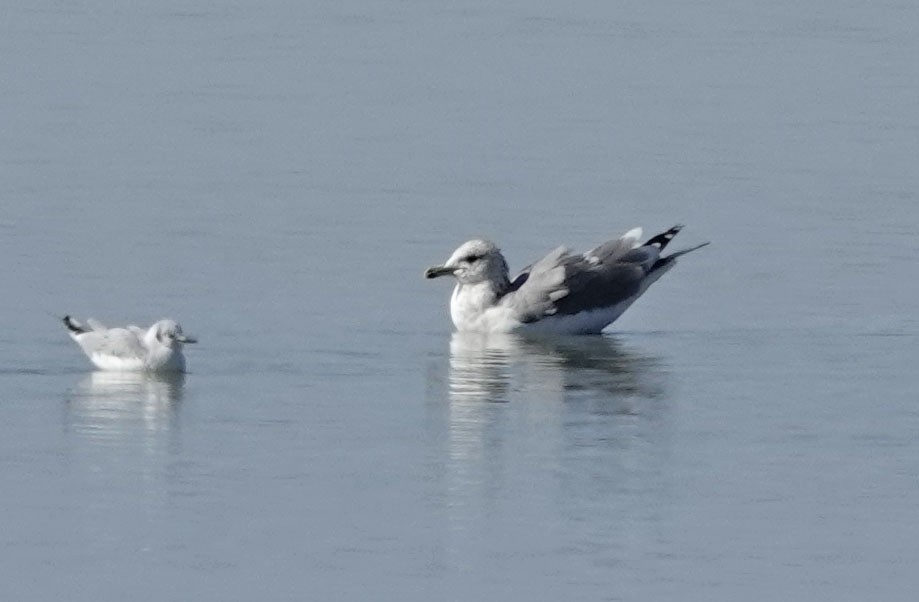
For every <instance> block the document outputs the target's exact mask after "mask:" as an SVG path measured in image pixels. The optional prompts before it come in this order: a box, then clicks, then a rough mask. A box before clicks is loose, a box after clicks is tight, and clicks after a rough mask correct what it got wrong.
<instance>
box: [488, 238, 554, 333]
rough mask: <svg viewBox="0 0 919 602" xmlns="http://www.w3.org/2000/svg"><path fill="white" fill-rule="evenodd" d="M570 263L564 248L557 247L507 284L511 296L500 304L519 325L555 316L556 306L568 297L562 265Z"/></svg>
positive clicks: (505, 297)
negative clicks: (509, 285)
mask: <svg viewBox="0 0 919 602" xmlns="http://www.w3.org/2000/svg"><path fill="white" fill-rule="evenodd" d="M570 259H571V256H570V255H569V254H568V250H567V249H566V248H565V247H559V248H557V249H555V250H554V251H552V252H551V253H549V254H548V255H546V256H545V257H543V258H542V259H540V260H539V261H537V262H536V263H535V264H533V265H532V266H531V267H528V268H525V269H524V270H523V272H521V273H520V275H519V276H517V277H516V278H515V279H514V282H513V283H512V284H511V292H509V293H507V294H506V295H505V296H504V297H502V298H501V301H500V303H501V304H502V305H504V306H506V307H509V308H510V309H511V310H512V311H513V312H514V314H515V315H516V317H517V319H519V320H520V321H521V322H524V323H526V322H533V321H535V320H538V319H540V318H541V317H543V316H546V315H550V314H553V313H555V311H556V310H555V304H556V302H557V301H558V300H559V299H561V298H563V297H564V296H565V295H567V294H568V292H569V291H568V287H567V285H566V283H565V264H566V262H567V261H569V260H570Z"/></svg>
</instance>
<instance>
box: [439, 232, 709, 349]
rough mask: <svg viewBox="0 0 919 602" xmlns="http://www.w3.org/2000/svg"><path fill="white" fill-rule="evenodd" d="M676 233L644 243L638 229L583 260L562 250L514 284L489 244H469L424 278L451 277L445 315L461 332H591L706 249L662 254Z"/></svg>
mask: <svg viewBox="0 0 919 602" xmlns="http://www.w3.org/2000/svg"><path fill="white" fill-rule="evenodd" d="M681 228H682V226H680V225H677V226H674V227H673V228H670V229H669V230H667V231H666V232H664V233H663V234H658V235H657V236H654V237H652V238H651V239H649V240H648V241H647V242H645V243H644V244H642V243H640V242H639V241H640V239H641V235H642V230H641V228H634V229H632V230H629V231H628V232H626V233H625V234H624V235H623V236H622V237H621V238H619V239H616V240H611V241H608V242H605V243H603V244H602V245H600V246H598V247H596V248H594V249H591V250H590V251H588V252H586V253H584V254H583V255H572V254H570V253H569V252H568V250H567V249H566V248H565V247H559V248H557V249H556V250H554V251H552V252H551V253H549V254H548V255H546V256H545V257H544V258H542V259H540V260H539V261H537V262H536V263H534V264H532V265H531V266H529V267H527V268H524V270H523V271H522V272H521V273H520V274H519V275H518V276H517V277H516V278H514V280H513V281H512V280H510V278H509V277H508V268H507V262H506V261H505V260H504V256H503V255H501V251H500V250H499V249H498V247H497V246H495V244H494V243H492V242H490V241H487V240H470V241H468V242H466V243H463V244H462V245H460V247H459V248H458V249H457V250H456V251H454V252H453V255H451V256H450V259H448V260H447V262H446V263H445V264H443V265H441V266H434V267H431V268H428V269H427V270H426V271H425V273H424V275H425V277H426V278H437V277H440V276H453V277H454V278H456V280H457V284H456V288H454V289H453V297H452V298H451V299H450V316H451V318H452V319H453V324H454V325H455V326H456V329H457V330H459V331H478V332H515V331H524V332H545V333H556V334H596V333H599V332H600V331H601V330H603V329H604V328H605V327H606V326H608V325H609V324H611V323H613V321H615V320H616V319H617V318H618V317H619V316H621V315H622V313H623V312H624V311H625V310H626V309H628V307H629V306H630V305H631V304H632V303H634V302H635V300H636V299H638V298H639V297H640V296H641V295H642V294H643V293H644V292H645V291H646V290H648V287H649V286H651V285H652V284H653V283H654V282H656V281H657V279H658V278H660V277H661V276H663V275H664V273H666V272H667V271H668V270H669V269H670V268H672V267H673V266H674V264H675V263H676V258H677V257H679V256H680V255H685V254H686V253H689V252H690V251H695V250H696V249H699V248H701V247H704V246H705V245H707V244H709V243H707V242H705V243H702V244H700V245H696V246H694V247H691V248H689V249H683V250H681V251H676V252H675V253H671V254H670V255H667V256H665V257H662V256H661V252H662V251H663V250H664V247H666V246H667V243H669V242H670V240H671V239H672V238H673V237H674V236H676V235H677V233H678V232H679V231H680V229H681Z"/></svg>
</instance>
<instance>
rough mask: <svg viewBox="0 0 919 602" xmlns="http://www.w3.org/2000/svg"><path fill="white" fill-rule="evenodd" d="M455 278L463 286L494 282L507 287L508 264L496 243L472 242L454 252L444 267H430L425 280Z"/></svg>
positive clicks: (485, 241) (464, 244)
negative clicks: (445, 277) (441, 277)
mask: <svg viewBox="0 0 919 602" xmlns="http://www.w3.org/2000/svg"><path fill="white" fill-rule="evenodd" d="M440 276H453V277H455V278H456V279H457V280H458V281H459V282H460V283H461V284H476V283H479V282H494V283H496V284H500V285H502V286H504V285H506V284H507V282H508V279H507V262H506V261H504V256H503V255H501V250H500V249H498V247H497V246H495V243H493V242H490V241H487V240H470V241H468V242H465V243H463V244H462V245H460V247H459V248H458V249H457V250H456V251H454V252H453V255H451V256H450V259H448V260H447V262H446V263H445V264H443V265H439V266H434V267H430V268H428V269H427V270H425V272H424V277H425V278H438V277H440Z"/></svg>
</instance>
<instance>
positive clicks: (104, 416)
mask: <svg viewBox="0 0 919 602" xmlns="http://www.w3.org/2000/svg"><path fill="white" fill-rule="evenodd" d="M184 384H185V375H184V374H181V373H176V374H147V373H143V372H92V373H91V374H89V375H88V376H87V377H86V378H85V379H83V380H82V381H80V383H78V384H77V386H76V387H75V388H74V390H73V391H72V392H71V395H70V398H69V401H68V409H69V412H68V415H69V423H70V427H71V428H72V429H73V430H74V431H75V432H78V433H80V434H82V435H84V436H86V437H88V438H90V439H92V440H94V441H97V442H100V443H104V442H107V443H117V442H123V441H129V440H135V439H136V438H137V437H142V438H144V440H146V441H148V442H149V439H150V438H151V437H157V436H158V435H159V434H162V433H166V432H169V431H170V430H172V428H173V425H174V423H175V420H176V411H177V409H178V406H179V404H180V403H181V400H182V390H183V386H184Z"/></svg>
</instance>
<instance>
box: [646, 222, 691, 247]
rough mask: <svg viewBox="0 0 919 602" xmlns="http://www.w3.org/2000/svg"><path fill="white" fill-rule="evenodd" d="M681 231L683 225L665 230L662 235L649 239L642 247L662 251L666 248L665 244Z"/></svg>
mask: <svg viewBox="0 0 919 602" xmlns="http://www.w3.org/2000/svg"><path fill="white" fill-rule="evenodd" d="M682 229H683V224H677V225H675V226H674V227H672V228H670V229H669V230H667V231H666V232H664V233H662V234H658V235H657V236H654V237H652V238H650V239H649V240H648V242H646V243H645V244H644V246H646V247H656V248H657V250H658V251H663V250H664V247H666V246H667V243H669V242H670V241H671V240H673V237H674V236H676V235H677V234H679V232H680V230H682Z"/></svg>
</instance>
